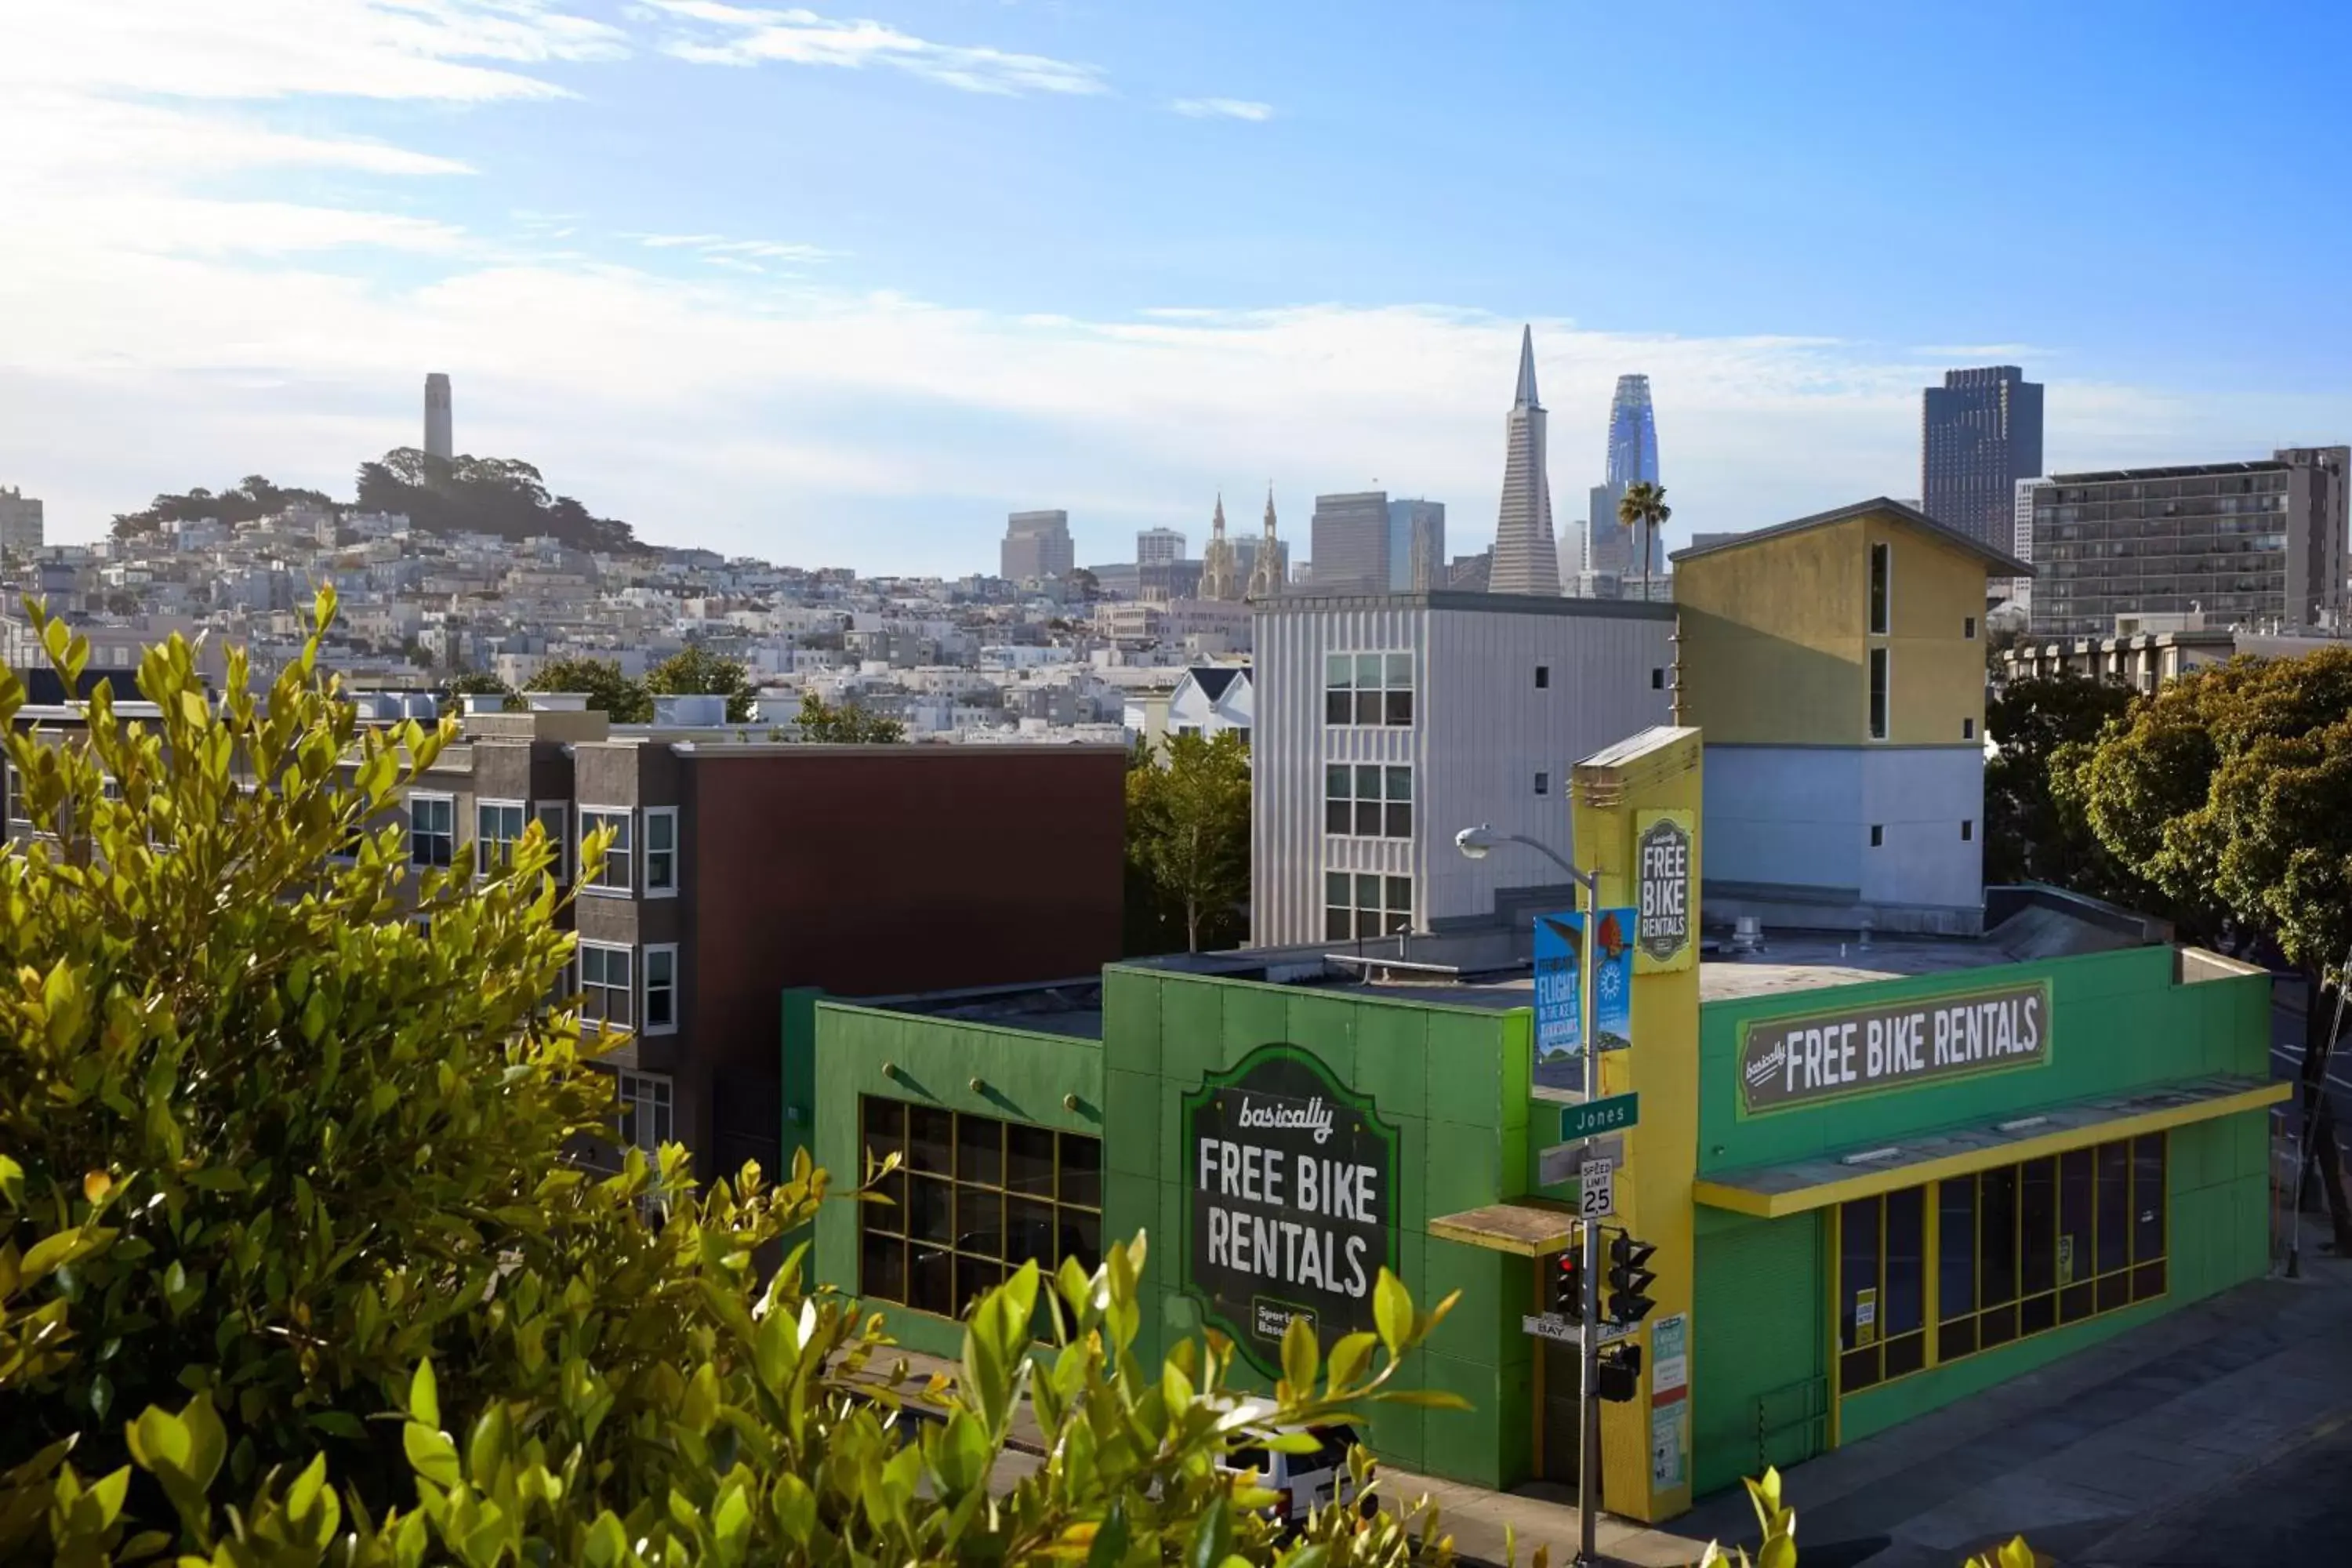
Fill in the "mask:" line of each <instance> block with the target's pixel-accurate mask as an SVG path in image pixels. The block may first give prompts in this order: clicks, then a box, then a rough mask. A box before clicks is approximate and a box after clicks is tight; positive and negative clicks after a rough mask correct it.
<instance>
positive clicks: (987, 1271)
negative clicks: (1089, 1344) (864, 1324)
mask: <svg viewBox="0 0 2352 1568" xmlns="http://www.w3.org/2000/svg"><path fill="white" fill-rule="evenodd" d="M858 1114H859V1120H860V1121H861V1123H862V1126H863V1131H864V1135H865V1143H866V1151H867V1152H869V1153H871V1154H872V1155H873V1157H874V1158H876V1159H877V1160H879V1159H882V1158H884V1157H885V1156H887V1155H890V1154H897V1155H898V1157H899V1161H900V1164H901V1168H900V1169H899V1170H898V1171H896V1172H894V1173H891V1174H890V1175H889V1176H887V1177H886V1178H885V1179H884V1181H883V1184H882V1193H883V1195H884V1196H886V1197H887V1198H888V1199H889V1200H890V1201H889V1202H887V1203H886V1204H861V1205H858V1230H859V1250H858V1290H859V1292H860V1293H861V1294H863V1295H865V1296H866V1297H867V1298H869V1299H871V1300H881V1301H896V1302H898V1303H899V1304H900V1305H902V1306H908V1307H912V1308H914V1309H916V1310H918V1311H924V1312H936V1313H938V1314H940V1316H941V1317H954V1316H957V1315H959V1314H960V1313H961V1311H962V1310H963V1309H964V1307H965V1306H966V1305H968V1304H969V1303H970V1302H971V1300H972V1298H973V1297H974V1296H977V1295H978V1294H980V1292H982V1291H983V1290H986V1289H992V1287H994V1286H996V1285H999V1284H1001V1283H1003V1279H1004V1277H1005V1275H1006V1273H1007V1272H1008V1271H1010V1270H1011V1269H1014V1268H1020V1267H1021V1265H1022V1264H1024V1263H1026V1262H1029V1261H1030V1260H1031V1259H1033V1258H1034V1260H1035V1261H1036V1263H1037V1265H1038V1267H1039V1268H1046V1269H1051V1268H1058V1267H1059V1266H1060V1264H1061V1261H1062V1259H1063V1258H1076V1259H1077V1260H1078V1265H1079V1267H1080V1268H1085V1269H1087V1271H1088V1272H1092V1271H1093V1269H1094V1267H1095V1265H1096V1264H1097V1262H1099V1261H1100V1259H1101V1253H1102V1142H1101V1141H1100V1140H1099V1139H1095V1138H1087V1137H1084V1136H1081V1135H1080V1134H1078V1133H1075V1132H1057V1131H1055V1130H1054V1129H1052V1128H1050V1127H1032V1126H1030V1125H1028V1124H1027V1123H1025V1122H1020V1121H998V1120H996V1119H995V1118H993V1117H988V1116H973V1115H971V1114H969V1113H968V1112H964V1111H959V1110H944V1109H942V1108H940V1107H939V1106H931V1105H912V1104H908V1102H906V1101H904V1100H887V1099H882V1098H879V1097H877V1096H874V1095H865V1096H861V1097H860V1098H859V1101H858Z"/></svg>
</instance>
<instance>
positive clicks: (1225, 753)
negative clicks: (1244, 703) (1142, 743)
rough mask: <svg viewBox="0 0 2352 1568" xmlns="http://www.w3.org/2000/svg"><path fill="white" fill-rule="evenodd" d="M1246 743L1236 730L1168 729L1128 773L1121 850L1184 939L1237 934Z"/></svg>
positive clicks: (1207, 940)
mask: <svg viewBox="0 0 2352 1568" xmlns="http://www.w3.org/2000/svg"><path fill="white" fill-rule="evenodd" d="M1249 837H1250V766H1249V747H1248V744H1247V742H1244V739H1243V737H1242V733H1241V731H1238V730H1227V731H1222V732H1221V733H1219V734H1217V735H1215V736H1211V737H1203V736H1201V735H1171V736H1170V737H1169V739H1168V747H1167V751H1166V752H1165V754H1164V756H1163V757H1162V758H1161V759H1160V761H1159V762H1158V763H1153V762H1151V761H1150V760H1149V759H1146V760H1145V761H1144V762H1143V763H1142V764H1141V765H1139V766H1135V767H1130V768H1129V770H1128V774H1127V855H1128V859H1129V862H1130V863H1131V864H1132V865H1134V866H1135V868H1137V869H1138V870H1139V872H1140V873H1141V874H1142V876H1143V878H1144V879H1145V880H1146V881H1147V882H1148V884H1149V885H1150V888H1151V889H1152V891H1153V892H1154V894H1155V895H1156V896H1157V897H1158V898H1159V899H1160V900H1163V903H1164V905H1165V907H1166V909H1167V910H1168V912H1169V915H1170V917H1171V920H1172V921H1177V922H1180V923H1181V925H1182V928H1183V932H1184V944H1185V947H1186V949H1187V950H1188V951H1190V952H1200V951H1201V950H1202V947H1203V945H1221V944H1222V943H1223V942H1228V941H1232V940H1236V939H1237V938H1238V936H1239V935H1240V933H1241V931H1242V930H1243V929H1244V909H1245V907H1246V905H1247V903H1248V901H1249V868H1250V845H1249Z"/></svg>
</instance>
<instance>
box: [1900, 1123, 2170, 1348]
mask: <svg viewBox="0 0 2352 1568" xmlns="http://www.w3.org/2000/svg"><path fill="white" fill-rule="evenodd" d="M2164 1164H2165V1137H2164V1134H2163V1133H2161V1132H2151V1133H2147V1134H2146V1135H2144V1136H2142V1137H2138V1138H2129V1139H2116V1140H2115V1141H2114V1142H2106V1143H2102V1144H2099V1145H2098V1146H2097V1147H2096V1148H2093V1149H2072V1150H2069V1151H2067V1152H2065V1153H2063V1154H2057V1155H2053V1156H2050V1157H2047V1158H2044V1159H2040V1160H2028V1161H2026V1162H2025V1163H2022V1164H2018V1165H2003V1166H2000V1167H1997V1168H1996V1169H1993V1170H1990V1171H1979V1172H1978V1173H1976V1174H1974V1175H1970V1176H1960V1177H1957V1178H1955V1179H1953V1180H1951V1181H1947V1182H1938V1183H1937V1184H1936V1187H1937V1196H1936V1206H1937V1236H1938V1238H1937V1268H1936V1276H1937V1287H1936V1313H1937V1324H1936V1359H1937V1361H1938V1362H1947V1361H1954V1360H1957V1359H1958V1358H1959V1357H1961V1356H1966V1355H1973V1354H1975V1353H1976V1352H1979V1351H1986V1350H1991V1349H1993V1348H1994V1347H1995V1346H1997V1345H2004V1344H2007V1343H2009V1342H2011V1341H2012V1340H2019V1339H2023V1338H2025V1337H2026V1336H2028V1335H2030V1334H2038V1333H2042V1332H2043V1331H2047V1330H2050V1329H2053V1328H2056V1327H2058V1326H2060V1325H2062V1324H2065V1323H2074V1322H2080V1321H2083V1320H2084V1319H2085V1318H2089V1317H2094V1316H2095V1315H2097V1314H2098V1313H2101V1312H2112V1311H2115V1310H2117V1309H2119V1308H2123V1307H2128V1306H2130V1305H2131V1304H2132V1303H2133V1302H2135V1301H2146V1300H2152V1299H2153V1298H2155V1297H2158V1296H2161V1295H2163V1294H2164V1291H2165V1171H2164Z"/></svg>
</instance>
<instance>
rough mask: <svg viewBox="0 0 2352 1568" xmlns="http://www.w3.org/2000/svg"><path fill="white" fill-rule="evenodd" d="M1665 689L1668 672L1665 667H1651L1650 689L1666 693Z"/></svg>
mask: <svg viewBox="0 0 2352 1568" xmlns="http://www.w3.org/2000/svg"><path fill="white" fill-rule="evenodd" d="M1650 689H1651V690H1653V691H1664V689H1666V672H1665V668H1664V667H1663V666H1661V665H1652V666H1651V667H1650Z"/></svg>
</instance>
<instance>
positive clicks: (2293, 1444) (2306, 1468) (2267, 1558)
mask: <svg viewBox="0 0 2352 1568" xmlns="http://www.w3.org/2000/svg"><path fill="white" fill-rule="evenodd" d="M2347 1558H2352V1418H2347V1417H2346V1416H2342V1415H2336V1416H2331V1417H2329V1418H2327V1419H2326V1420H2324V1421H2322V1422H2319V1423H2318V1424H2316V1425H2315V1426H2312V1427H2310V1428H2307V1429H2305V1431H2304V1432H2302V1433H2299V1434H2297V1435H2296V1436H2295V1437H2294V1438H2293V1439H2290V1440H2289V1441H2288V1442H2286V1443H2284V1444H2282V1445H2280V1447H2278V1448H2277V1449H2276V1450H2275V1451H2273V1453H2272V1454H2271V1455H2270V1456H2268V1457H2267V1458H2265V1459H2264V1460H2263V1461H2262V1462H2261V1463H2260V1464H2258V1465H2256V1466H2255V1467H2253V1468H2250V1469H2246V1470H2242V1471H2240V1472H2239V1473H2238V1474H2237V1475H2236V1476H2235V1477H2234V1478H2232V1479H2231V1483H2230V1484H2229V1485H2228V1486H2226V1487H2224V1488H2222V1489H2220V1490H2218V1491H2215V1492H2212V1493H2210V1494H2208V1495H2206V1496H2203V1497H2200V1498H2199V1499H2198V1500H2195V1501H2193V1502H2191V1503H2189V1504H2187V1505H2185V1506H2184V1507H2182V1508H2180V1509H2178V1510H2164V1511H2160V1512H2158V1514H2156V1515H2155V1516H2153V1517H2151V1518H2149V1519H2147V1520H2144V1521H2141V1522H2140V1523H2139V1524H2137V1525H2136V1526H2135V1527H2133V1529H2132V1530H2131V1531H2128V1532H2126V1534H2124V1535H2121V1536H2118V1537H2116V1538H2115V1539H2113V1540H2111V1541H2109V1542H2105V1543H2104V1545H2103V1546H2101V1547H2100V1548H2099V1549H2097V1550H2095V1552H2092V1553H2090V1554H2089V1555H2087V1556H2085V1557H2084V1559H2083V1564H2082V1568H2219V1565H2221V1564H2231V1563H2342V1562H2344V1561H2346V1560H2347ZM1809 1568H1810V1565H1809Z"/></svg>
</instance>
